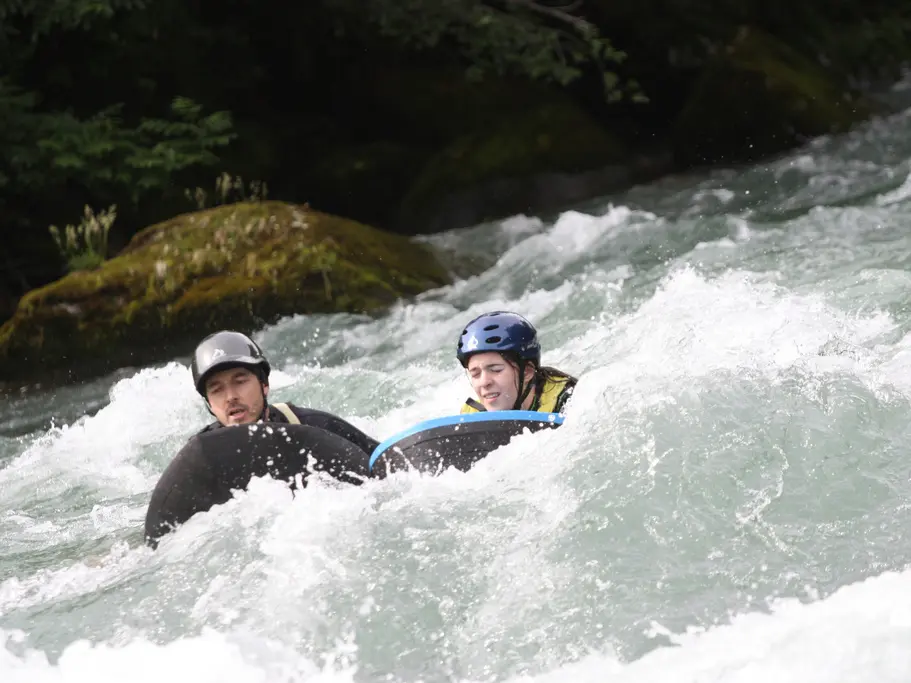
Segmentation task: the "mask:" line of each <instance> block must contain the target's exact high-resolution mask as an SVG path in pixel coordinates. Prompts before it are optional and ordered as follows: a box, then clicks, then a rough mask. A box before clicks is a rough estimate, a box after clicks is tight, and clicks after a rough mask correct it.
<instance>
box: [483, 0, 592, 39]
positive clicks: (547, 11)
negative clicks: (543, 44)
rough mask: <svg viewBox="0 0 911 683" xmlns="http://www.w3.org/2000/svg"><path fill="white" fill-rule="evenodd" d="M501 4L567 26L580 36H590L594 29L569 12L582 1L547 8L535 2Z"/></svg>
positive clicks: (505, 0) (517, 0)
mask: <svg viewBox="0 0 911 683" xmlns="http://www.w3.org/2000/svg"><path fill="white" fill-rule="evenodd" d="M501 2H502V3H503V4H504V5H506V6H507V7H509V8H511V9H524V10H527V11H529V12H532V13H534V14H540V15H542V16H545V17H549V18H551V19H554V20H556V21H559V22H560V23H563V24H569V25H570V26H572V27H573V28H574V29H575V30H576V31H578V32H579V33H581V34H582V35H590V34H591V33H593V32H594V31H595V30H596V29H595V25H594V24H592V23H591V22H590V21H586V20H585V19H582V18H581V17H575V16H573V15H572V14H569V12H572V11H573V10H575V9H577V8H578V7H579V6H580V5H581V4H582V0H575V1H574V2H570V3H569V4H568V5H564V6H563V7H548V6H546V5H541V4H538V2H537V0H501Z"/></svg>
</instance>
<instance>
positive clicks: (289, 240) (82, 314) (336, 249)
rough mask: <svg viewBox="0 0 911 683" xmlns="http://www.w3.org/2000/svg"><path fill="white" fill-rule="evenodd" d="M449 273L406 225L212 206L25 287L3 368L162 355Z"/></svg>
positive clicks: (6, 331) (263, 206)
mask: <svg viewBox="0 0 911 683" xmlns="http://www.w3.org/2000/svg"><path fill="white" fill-rule="evenodd" d="M446 282H448V277H447V275H446V273H445V271H444V270H443V268H442V266H441V264H440V263H439V262H438V261H437V260H436V258H435V257H434V256H433V254H432V253H431V252H429V251H428V250H427V249H426V248H424V247H423V246H422V245H419V244H417V243H415V242H413V241H411V240H409V239H408V238H406V237H402V236H399V235H394V234H389V233H385V232H382V231H379V230H377V229H375V228H371V227H369V226H367V225H363V224H360V223H355V222H354V221H350V220H347V219H344V218H339V217H336V216H331V215H328V214H324V213H320V212H316V211H311V210H309V209H307V208H305V207H300V206H293V205H289V204H283V203H280V202H263V203H248V204H234V205H230V206H222V207H216V208H213V209H208V210H206V211H201V212H198V213H191V214H185V215H182V216H178V217H176V218H174V219H172V220H169V221H166V222H164V223H161V224H159V225H155V226H151V227H149V228H147V229H146V230H143V231H142V232H140V233H138V234H137V235H136V236H135V237H134V238H133V240H132V241H131V242H130V244H129V245H128V246H127V248H126V249H124V251H123V252H122V253H121V254H120V255H119V256H118V257H117V258H114V259H111V260H110V261H108V262H106V263H105V264H104V265H103V266H102V267H101V268H100V269H98V270H96V271H91V272H76V273H71V274H69V275H67V276H66V277H64V278H62V279H60V280H58V281H57V282H54V283H51V284H50V285H47V286H46V287H43V288H41V289H38V290H35V291H33V292H30V293H28V294H27V295H26V296H25V297H23V299H22V301H21V302H20V305H19V307H18V309H17V311H16V313H15V315H14V316H13V318H12V319H10V320H9V321H7V322H6V323H5V324H4V325H3V326H2V327H0V374H2V375H4V376H5V377H8V378H10V379H13V378H17V377H19V378H25V377H29V376H32V375H35V374H36V373H39V372H41V371H51V370H54V369H72V368H74V367H75V368H78V369H80V370H81V372H80V373H78V374H91V373H92V372H94V371H100V370H102V369H107V368H109V367H110V366H116V365H117V364H123V363H131V362H137V361H138V360H143V361H150V360H158V359H164V358H168V357H171V356H172V355H173V352H172V351H171V350H170V349H172V348H173V347H174V345H175V344H180V343H181V342H182V341H184V340H187V339H191V338H195V337H197V336H199V334H200V333H201V332H202V331H205V330H206V329H208V328H210V327H215V326H230V327H234V328H240V329H252V328H254V327H256V326H257V325H261V324H262V323H263V322H271V321H274V320H276V319H278V318H279V317H281V316H284V315H291V314H294V313H310V312H333V311H348V312H370V311H373V310H376V309H378V308H380V307H382V306H385V305H388V304H389V303H391V302H393V301H395V300H396V299H397V298H400V297H403V296H409V295H413V294H417V293H419V292H421V291H424V290H426V289H429V288H432V287H436V286H440V285H442V284H445V283H446Z"/></svg>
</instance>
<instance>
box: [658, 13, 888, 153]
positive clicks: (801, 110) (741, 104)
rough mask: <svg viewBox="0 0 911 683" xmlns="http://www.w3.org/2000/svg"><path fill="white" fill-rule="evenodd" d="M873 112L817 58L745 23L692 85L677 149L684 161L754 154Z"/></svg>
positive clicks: (843, 128) (677, 132) (832, 130)
mask: <svg viewBox="0 0 911 683" xmlns="http://www.w3.org/2000/svg"><path fill="white" fill-rule="evenodd" d="M870 113H871V112H870V108H869V105H868V104H866V103H865V102H863V101H862V100H860V99H859V98H856V97H852V96H851V95H850V94H849V92H848V89H847V88H846V87H845V86H843V85H842V84H840V83H838V81H837V80H836V78H835V77H834V76H833V75H832V74H830V73H828V72H826V71H825V70H824V69H823V68H822V67H820V66H819V65H818V64H815V63H814V62H811V61H810V60H808V59H807V58H805V57H803V56H801V55H800V54H799V53H797V52H796V51H794V50H792V49H790V48H789V47H788V46H786V45H784V44H782V43H781V42H779V41H777V40H775V39H774V38H772V37H771V36H769V35H767V34H765V33H763V32H761V31H759V30H757V29H753V28H749V27H741V28H740V29H739V30H738V32H737V33H736V35H735V37H734V38H733V39H732V40H731V42H730V43H729V44H728V45H727V47H726V48H725V49H723V50H721V51H719V52H718V54H716V55H715V58H714V60H712V61H711V62H710V63H709V64H707V65H706V67H705V68H704V69H703V70H702V73H701V75H700V77H699V79H698V80H697V82H696V84H695V86H694V88H693V90H692V92H691V93H690V96H689V99H688V101H687V104H686V106H685V107H684V109H683V111H682V112H681V113H680V115H679V117H678V119H677V122H676V125H675V126H674V130H673V139H674V147H675V154H676V156H677V161H678V163H679V164H680V165H683V166H686V165H689V164H715V163H734V162H749V161H755V160H757V159H761V158H762V157H764V156H768V155H770V154H775V153H778V152H781V151H784V150H786V149H789V148H791V147H793V146H794V145H796V144H799V143H801V142H803V141H805V140H806V139H808V138H810V137H814V136H817V135H825V134H829V133H840V132H844V131H846V130H848V129H849V128H850V127H851V126H852V125H854V124H856V123H858V122H860V121H863V120H865V119H867V118H868V117H869V116H870Z"/></svg>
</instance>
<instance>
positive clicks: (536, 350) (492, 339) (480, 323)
mask: <svg viewBox="0 0 911 683" xmlns="http://www.w3.org/2000/svg"><path fill="white" fill-rule="evenodd" d="M487 351H496V352H497V353H512V354H515V355H516V356H517V357H518V358H519V360H523V361H531V362H532V363H533V364H534V365H535V366H536V367H537V366H538V365H540V364H541V344H539V343H538V332H537V330H535V326H534V325H532V324H531V323H530V322H528V321H527V320H526V319H525V318H523V317H522V316H521V315H519V314H518V313H508V312H506V311H494V312H492V313H485V314H484V315H480V316H478V317H477V318H475V319H474V320H472V321H471V322H470V323H468V324H467V325H466V326H465V329H464V330H462V334H461V336H460V337H459V346H458V350H457V351H456V358H458V359H459V362H460V363H461V364H462V367H463V368H467V367H468V359H469V358H470V357H471V356H473V355H474V354H476V353H485V352H487Z"/></svg>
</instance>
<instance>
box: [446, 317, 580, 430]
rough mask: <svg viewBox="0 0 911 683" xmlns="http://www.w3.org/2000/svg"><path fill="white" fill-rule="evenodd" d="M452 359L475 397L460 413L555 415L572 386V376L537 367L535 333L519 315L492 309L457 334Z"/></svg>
mask: <svg viewBox="0 0 911 683" xmlns="http://www.w3.org/2000/svg"><path fill="white" fill-rule="evenodd" d="M456 357H457V358H458V359H459V362H460V363H461V364H462V367H463V368H465V369H466V370H467V371H468V380H469V382H471V388H472V389H474V391H475V393H476V394H477V399H474V398H469V399H468V400H467V401H465V405H464V406H462V410H461V412H462V413H476V412H480V411H493V410H534V411H539V412H545V413H559V412H562V411H563V408H564V406H565V405H566V402H567V401H568V400H569V397H570V396H571V395H572V392H573V389H574V388H575V386H576V381H577V380H576V378H575V377H573V376H572V375H568V374H566V373H565V372H562V371H560V370H557V369H556V368H551V367H542V366H541V345H540V344H539V343H538V332H537V330H535V328H534V325H532V324H531V323H530V322H528V320H526V319H525V318H523V317H522V316H521V315H519V314H517V313H510V312H507V311H494V312H492V313H485V314H484V315H481V316H478V317H477V318H475V319H474V320H472V321H471V322H470V323H468V324H467V325H466V326H465V329H464V330H462V334H461V335H460V336H459V345H458V349H457V351H456Z"/></svg>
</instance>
